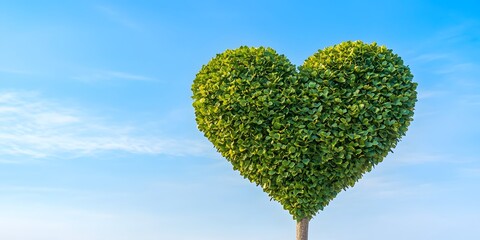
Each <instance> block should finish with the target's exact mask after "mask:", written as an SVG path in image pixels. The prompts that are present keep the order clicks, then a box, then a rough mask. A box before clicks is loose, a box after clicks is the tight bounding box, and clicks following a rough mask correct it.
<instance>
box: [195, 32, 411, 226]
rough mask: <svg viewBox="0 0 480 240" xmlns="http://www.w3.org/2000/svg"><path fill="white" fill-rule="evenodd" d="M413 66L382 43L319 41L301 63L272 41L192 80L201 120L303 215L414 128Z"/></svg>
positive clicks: (237, 162) (219, 60)
mask: <svg viewBox="0 0 480 240" xmlns="http://www.w3.org/2000/svg"><path fill="white" fill-rule="evenodd" d="M412 79H413V75H412V74H411V72H410V70H409V68H408V67H407V66H405V65H404V64H403V61H402V59H401V58H400V57H399V56H398V55H396V54H394V53H393V52H392V50H390V49H387V48H386V47H385V46H378V45H377V44H376V43H372V44H365V43H363V42H361V41H355V42H352V41H348V42H343V43H341V44H338V45H335V46H332V47H327V48H325V49H323V50H319V51H318V52H317V53H315V54H314V55H313V56H311V57H309V58H308V59H307V60H306V61H305V62H304V64H303V65H302V66H300V67H298V70H297V68H296V67H295V66H294V65H293V64H292V63H290V61H289V60H288V59H287V58H286V57H285V56H283V55H279V54H277V53H276V52H275V51H274V50H273V49H271V48H263V47H259V48H254V47H245V46H244V47H240V48H238V49H235V50H227V51H225V52H223V53H221V54H218V55H217V56H216V57H214V58H213V59H212V60H211V61H210V62H209V63H208V64H206V65H204V66H203V67H202V69H201V70H200V71H199V73H198V74H197V75H196V78H195V80H194V82H193V85H192V91H193V100H194V102H193V106H194V108H195V115H196V120H197V123H198V128H199V129H200V130H201V131H202V132H204V135H205V136H206V137H207V138H208V139H209V140H210V141H211V142H212V143H213V145H214V146H215V148H216V149H217V150H218V151H219V152H220V153H221V154H222V155H223V156H224V157H225V158H226V159H227V160H228V161H230V162H231V164H232V165H233V168H234V169H235V170H239V171H240V174H241V175H242V176H243V177H245V178H247V179H249V180H250V181H251V182H254V183H256V184H257V185H260V186H261V187H262V188H263V190H264V191H265V192H266V193H267V194H268V195H269V196H270V197H271V198H273V199H274V200H276V201H278V202H280V203H281V204H282V205H283V207H284V208H285V209H286V210H288V211H289V212H290V214H291V215H292V216H293V218H294V219H296V220H301V219H303V218H311V217H313V216H314V215H315V214H316V213H317V212H318V211H319V210H323V208H324V207H325V206H327V205H328V203H329V202H330V201H331V200H332V199H333V198H334V197H335V196H336V195H337V194H338V193H339V192H340V191H342V190H344V189H346V188H348V187H352V186H353V185H354V184H355V183H356V182H357V181H358V180H359V179H360V178H361V177H362V176H363V174H364V173H365V172H369V171H370V170H371V169H372V167H374V166H375V165H376V164H378V163H379V162H381V161H382V160H383V159H384V157H386V156H387V154H388V152H389V151H391V150H392V149H393V148H394V147H395V146H396V144H397V142H398V141H399V140H400V138H401V137H402V136H404V135H405V132H406V131H407V127H408V125H409V124H410V122H411V121H412V117H413V110H414V107H415V102H416V95H417V93H416V86H417V84H416V83H414V82H413V81H412Z"/></svg>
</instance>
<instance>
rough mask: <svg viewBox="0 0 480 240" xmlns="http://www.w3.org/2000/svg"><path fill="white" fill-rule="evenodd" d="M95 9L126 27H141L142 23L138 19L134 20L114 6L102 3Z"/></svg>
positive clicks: (134, 28)
mask: <svg viewBox="0 0 480 240" xmlns="http://www.w3.org/2000/svg"><path fill="white" fill-rule="evenodd" d="M95 9H96V10H97V11H98V12H100V13H101V14H103V15H104V16H105V17H106V18H108V19H109V20H110V21H112V22H114V23H117V24H119V25H121V26H123V27H125V28H129V29H132V30H140V29H141V27H140V25H139V24H138V23H137V22H136V21H134V20H133V19H131V18H130V17H129V16H127V15H126V14H125V13H123V12H121V11H119V10H118V9H116V8H114V7H112V6H105V5H101V6H96V7H95Z"/></svg>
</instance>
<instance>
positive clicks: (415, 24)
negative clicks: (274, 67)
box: [0, 0, 480, 240]
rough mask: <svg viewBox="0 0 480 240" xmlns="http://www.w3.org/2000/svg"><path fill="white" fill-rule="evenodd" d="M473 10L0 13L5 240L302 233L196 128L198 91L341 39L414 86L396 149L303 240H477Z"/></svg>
mask: <svg viewBox="0 0 480 240" xmlns="http://www.w3.org/2000/svg"><path fill="white" fill-rule="evenodd" d="M479 10H480V5H479V4H478V3H476V1H413V0H412V1H410V0H407V1H368V2H365V1H329V2H327V1H324V2H321V1H213V0H212V1H143V2H141V1H35V2H34V1H9V2H7V1H1V2H0V36H1V37H0V239H8V240H47V239H48V240H64V239H69V240H77V239H78V240H84V239H89V240H97V239H98V240H105V239H116V240H123V239H142V240H150V239H171V240H187V239H188V240H190V239H199V240H203V239H205V240H207V239H208V240H221V239H222V240H223V239H232V240H236V239H259V240H260V239H261V240H264V239H267V240H268V239H276V240H283V239H285V240H287V239H294V238H295V232H294V231H295V222H294V221H293V220H292V218H291V216H290V215H289V214H288V212H286V211H284V210H283V209H282V207H281V206H280V205H279V204H278V203H276V202H273V201H269V197H267V196H266V194H264V193H263V192H262V191H261V189H260V188H258V187H256V186H255V185H253V184H251V183H249V182H248V181H247V180H245V179H243V178H242V177H240V176H239V174H238V173H237V172H234V171H233V170H232V168H231V166H230V165H229V163H228V162H227V161H226V160H224V159H222V158H221V156H220V155H219V154H218V153H216V151H215V150H214V149H213V147H212V146H211V144H210V143H209V142H208V141H207V140H206V139H205V138H204V137H203V136H202V134H201V133H200V132H199V131H198V130H197V129H196V124H195V120H194V114H193V108H192V107H191V102H192V100H191V98H190V96H191V91H190V85H191V83H192V81H193V79H194V77H195V74H196V73H197V72H198V71H199V70H200V68H201V66H202V65H203V64H206V63H207V62H208V61H209V60H210V59H211V58H212V57H214V56H215V54H217V53H220V52H223V51H224V50H226V49H229V48H230V49H231V48H237V47H239V46H241V45H249V46H269V47H272V48H274V49H276V50H277V52H279V53H282V54H285V55H286V56H287V57H288V58H289V59H290V60H291V61H292V62H293V63H294V64H297V65H300V64H302V62H303V60H304V59H306V58H307V57H308V56H310V55H311V54H313V53H314V52H315V51H317V50H318V49H321V48H324V47H327V46H330V45H333V44H337V43H340V42H342V41H347V40H363V41H365V42H373V41H376V42H377V43H379V44H381V45H386V46H387V47H388V48H391V49H393V50H394V52H395V53H397V54H399V55H400V56H401V57H402V58H403V59H404V61H405V63H406V64H407V65H409V66H410V68H411V70H412V72H413V74H414V75H415V78H414V80H415V81H416V82H418V83H419V88H418V92H419V101H418V103H417V106H416V112H415V116H414V122H413V123H412V125H411V127H410V129H409V132H408V133H407V136H406V137H404V138H403V139H402V141H401V142H400V143H399V145H398V146H397V148H396V149H395V150H394V153H393V154H390V155H389V156H388V157H387V159H386V160H385V161H384V162H383V163H381V164H379V165H378V166H377V167H376V168H375V169H374V170H373V171H372V172H370V173H368V174H366V175H365V177H364V178H363V179H362V180H360V181H359V182H358V183H357V185H356V186H355V187H354V188H351V189H348V190H347V191H345V192H342V193H340V194H339V195H338V197H337V198H336V199H334V200H333V201H332V202H331V204H330V205H329V206H328V207H327V208H326V209H325V210H324V211H323V212H319V213H318V215H317V216H316V217H315V218H314V219H313V220H312V221H311V223H310V238H311V239H323V240H347V239H357V240H363V239H368V240H377V239H378V240H379V239H390V240H404V239H412V240H415V239H422V240H423V239H437V240H443V239H445V240H450V239H478V238H480V229H479V228H478V222H480V204H479V202H480V192H479V191H478V187H479V185H480V157H479V154H478V153H477V151H478V147H479V146H480V140H478V136H479V135H480V124H478V118H480V79H479V77H478V76H480V60H479V59H478V56H479V55H480V15H478V11H479Z"/></svg>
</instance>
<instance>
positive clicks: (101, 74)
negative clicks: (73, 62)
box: [73, 70, 155, 82]
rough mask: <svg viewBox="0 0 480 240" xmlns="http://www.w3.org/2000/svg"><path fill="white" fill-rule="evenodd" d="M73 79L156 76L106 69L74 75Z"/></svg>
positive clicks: (90, 80)
mask: <svg viewBox="0 0 480 240" xmlns="http://www.w3.org/2000/svg"><path fill="white" fill-rule="evenodd" d="M73 79H75V80H80V81H84V82H97V81H110V80H129V81H155V79H154V78H151V77H147V76H143V75H138V74H132V73H126V72H119V71H106V70H98V71H92V72H90V73H87V74H83V75H79V76H75V77H73Z"/></svg>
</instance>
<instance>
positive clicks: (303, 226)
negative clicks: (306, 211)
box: [297, 218, 310, 240]
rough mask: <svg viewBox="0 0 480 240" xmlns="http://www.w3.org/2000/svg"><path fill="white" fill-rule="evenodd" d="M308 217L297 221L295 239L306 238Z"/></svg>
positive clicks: (301, 239) (304, 239)
mask: <svg viewBox="0 0 480 240" xmlns="http://www.w3.org/2000/svg"><path fill="white" fill-rule="evenodd" d="M309 221H310V219H308V218H304V219H302V220H301V221H297V240H308V222H309Z"/></svg>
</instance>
